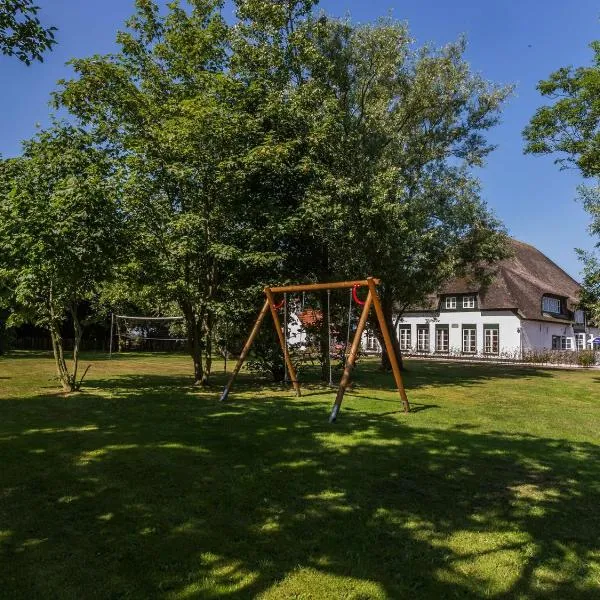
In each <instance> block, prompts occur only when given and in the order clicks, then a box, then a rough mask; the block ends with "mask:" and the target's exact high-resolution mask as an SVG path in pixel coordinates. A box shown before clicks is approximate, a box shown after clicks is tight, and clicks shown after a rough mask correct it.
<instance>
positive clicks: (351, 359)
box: [220, 277, 410, 423]
mask: <svg viewBox="0 0 600 600" xmlns="http://www.w3.org/2000/svg"><path fill="white" fill-rule="evenodd" d="M379 282H380V281H379V279H375V278H373V277H368V278H367V279H365V280H360V281H338V282H334V283H311V284H305V285H286V286H281V287H266V288H265V289H264V292H265V296H266V299H265V303H264V305H263V307H262V309H261V311H260V313H259V315H258V317H257V319H256V321H255V323H254V326H253V327H252V331H251V332H250V335H249V336H248V339H247V340H246V343H245V344H244V348H243V350H242V352H241V354H240V356H239V358H238V361H237V363H236V365H235V368H234V370H233V373H232V374H231V377H230V378H229V381H228V382H227V385H226V386H225V388H224V390H223V393H222V394H221V398H220V400H221V402H224V401H225V400H227V397H228V396H229V392H230V391H231V387H232V386H233V383H234V381H235V378H236V377H237V375H238V373H239V372H240V369H241V368H242V365H243V364H244V361H245V360H246V357H247V356H248V353H249V351H250V348H251V347H252V343H253V342H254V340H255V338H256V336H257V335H258V332H259V330H260V326H261V325H262V322H263V321H264V319H265V317H266V316H267V313H268V312H269V311H270V312H271V316H272V317H273V325H274V326H275V331H276V332H277V337H278V338H279V343H280V345H281V350H282V352H283V357H284V360H285V365H286V367H287V371H288V373H289V376H290V380H291V383H292V385H293V387H294V391H295V392H296V396H300V395H301V391H300V384H299V383H298V379H297V377H296V370H295V368H294V365H293V363H292V361H291V359H290V354H289V351H288V345H287V334H284V331H283V328H282V326H281V321H280V319H279V314H278V310H279V309H280V308H281V307H282V306H283V302H281V303H280V304H276V303H275V294H280V293H283V294H287V293H296V292H315V291H323V290H334V289H351V290H352V293H353V297H354V298H355V300H356V299H357V296H356V290H357V289H359V288H363V287H366V288H368V293H367V297H366V300H365V301H364V302H359V304H362V306H363V309H362V313H361V315H360V319H359V321H358V326H357V328H356V332H355V334H354V339H353V340H352V345H351V347H350V352H349V354H348V357H347V359H346V363H345V367H344V373H343V375H342V378H341V381H340V384H339V387H338V391H337V395H336V398H335V403H334V405H333V408H332V409H331V414H330V416H329V422H330V423H333V422H335V420H336V419H337V416H338V414H339V411H340V407H341V405H342V400H343V399H344V393H345V392H346V388H347V387H348V384H349V383H350V374H351V373H352V369H353V368H354V365H355V363H356V356H357V354H358V349H359V346H360V340H361V337H362V334H363V331H364V330H365V326H366V324H367V319H368V317H369V312H370V310H371V306H374V307H375V313H376V315H377V320H378V322H379V327H380V328H381V333H382V335H383V339H384V342H385V347H386V350H387V353H388V356H389V359H390V363H391V366H392V371H393V373H394V380H395V382H396V388H397V390H398V394H399V395H400V399H401V401H402V406H403V408H404V412H408V411H409V410H410V405H409V403H408V398H407V396H406V391H405V389H404V383H403V381H402V374H401V373H400V366H399V365H398V359H397V357H396V353H395V352H394V347H393V345H392V338H391V336H390V332H389V329H388V326H387V323H386V321H385V318H384V315H383V309H382V307H381V302H380V300H379V296H378V294H377V285H378V284H379ZM330 350H331V349H329V351H330Z"/></svg>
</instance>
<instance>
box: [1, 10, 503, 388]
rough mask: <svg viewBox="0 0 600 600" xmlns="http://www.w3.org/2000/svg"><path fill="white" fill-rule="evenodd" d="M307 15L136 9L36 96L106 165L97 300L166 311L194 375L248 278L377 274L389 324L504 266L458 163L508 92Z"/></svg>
mask: <svg viewBox="0 0 600 600" xmlns="http://www.w3.org/2000/svg"><path fill="white" fill-rule="evenodd" d="M316 4H317V2H316V1H314V0H290V1H289V2H274V1H273V2H264V0H237V2H236V3H235V6H236V18H235V20H234V21H233V22H232V23H230V22H227V21H226V20H225V19H224V17H223V14H222V11H223V2H222V1H220V0H189V2H186V3H179V2H172V3H170V4H169V5H168V9H167V10H166V11H163V10H159V6H158V4H157V3H155V2H153V1H152V0H137V1H136V9H135V13H134V15H133V16H132V17H131V18H130V19H129V21H128V22H127V24H126V28H125V29H124V30H123V31H120V32H118V34H117V42H118V50H117V51H116V52H115V53H113V54H109V55H104V56H92V57H87V58H77V59H74V60H72V61H71V66H72V68H73V70H74V76H73V77H72V78H71V79H69V80H65V81H61V82H60V83H59V87H58V90H57V91H56V93H55V95H54V102H55V106H56V107H58V108H61V109H66V110H67V111H68V112H69V113H70V118H72V119H73V120H74V122H75V123H77V128H76V130H77V136H83V135H85V136H86V146H85V147H86V148H87V149H88V150H87V152H97V153H100V155H101V157H102V160H101V163H100V164H107V165H108V164H110V165H112V166H111V168H112V169H116V167H115V166H118V169H116V170H118V173H119V193H120V196H119V206H118V212H117V215H118V218H119V219H120V225H119V226H120V227H121V230H122V231H124V232H126V234H125V235H124V239H122V240H120V242H119V243H120V245H119V248H120V252H119V254H118V255H114V254H113V253H110V252H109V253H107V254H106V259H107V261H108V263H110V265H111V269H110V274H111V276H110V277H109V278H106V277H104V276H103V273H104V272H105V270H104V267H103V268H99V280H102V286H100V287H101V290H100V291H101V294H102V297H103V298H104V300H105V302H109V303H110V304H111V305H112V307H113V308H114V306H117V305H118V306H123V305H125V304H126V303H127V302H131V300H132V298H136V301H139V303H140V305H143V306H145V307H154V309H155V310H157V311H159V310H161V308H162V309H163V310H164V307H176V308H177V310H179V311H180V312H181V314H183V315H184V317H185V321H186V329H187V335H188V342H189V349H190V354H191V357H192V359H193V364H194V378H195V380H196V382H197V383H206V382H207V380H208V376H209V374H210V368H211V367H210V357H211V354H212V343H213V340H214V339H215V338H218V337H220V336H221V334H222V332H223V331H224V330H226V331H228V332H231V331H232V330H233V331H239V330H241V329H244V328H245V324H246V321H247V319H248V315H249V314H250V313H254V311H255V309H256V305H257V303H258V302H259V294H260V291H261V288H262V287H263V286H264V285H265V284H267V283H268V284H277V283H286V282H289V281H293V280H296V281H298V280H300V281H311V280H319V281H331V280H335V279H347V278H363V277H365V276H366V275H374V276H378V277H380V278H382V279H383V280H384V281H385V287H384V289H383V300H384V307H385V311H386V315H387V318H388V319H389V320H390V321H391V319H392V316H393V314H396V315H397V314H400V313H401V311H402V310H403V308H405V307H406V306H408V305H410V304H413V303H417V302H419V301H421V300H422V299H423V298H424V297H425V296H426V295H427V294H429V293H431V292H432V291H434V290H435V289H436V287H437V286H439V284H440V283H441V281H442V280H443V279H444V278H445V277H447V276H449V275H451V274H454V273H457V272H459V271H461V270H463V271H465V270H469V269H470V270H471V271H472V272H473V273H475V274H477V275H479V274H480V273H479V270H480V267H481V266H482V265H484V264H487V263H490V262H493V261H494V260H495V259H497V258H499V257H501V256H503V255H504V254H503V253H504V246H503V241H504V233H503V229H502V227H501V225H500V223H499V222H498V221H497V220H496V219H495V218H494V216H493V215H492V214H491V213H490V211H489V210H488V208H487V207H486V205H485V203H484V202H483V201H482V199H481V195H480V190H479V186H478V182H477V178H476V176H475V169H476V168H477V167H479V166H481V165H483V164H484V161H485V158H486V156H487V155H488V153H489V152H490V151H492V150H493V147H492V146H491V145H490V144H489V143H488V142H487V141H486V138H485V132H486V131H487V130H488V129H489V128H490V127H492V126H493V125H494V124H495V123H496V122H497V119H498V117H499V113H500V109H501V107H502V104H503V102H504V100H505V99H506V97H507V95H508V94H509V93H510V88H508V87H503V86H497V85H493V84H490V83H489V82H487V81H485V80H484V79H483V78H482V77H481V76H479V75H477V74H475V73H473V72H472V71H471V69H470V67H469V65H468V64H467V63H466V61H465V60H464V58H463V54H464V50H465V43H464V41H463V40H458V41H457V42H455V43H451V44H448V45H447V46H445V47H443V48H434V47H431V46H424V47H417V46H416V44H415V43H414V40H412V38H411V37H410V33H409V31H408V28H407V26H406V25H405V24H403V23H399V22H397V21H395V20H393V19H389V18H387V19H381V20H379V21H377V22H375V23H372V24H364V25H361V24H353V23H352V22H351V21H350V20H348V19H337V18H333V17H329V16H327V15H325V14H324V13H319V12H317V11H316V8H315V7H316ZM77 136H76V137H77ZM67 137H68V138H69V143H70V139H71V137H73V136H67ZM36 144H37V142H36V143H34V144H33V146H32V148H33V147H36V148H37V147H38V146H37V145H36ZM53 147H54V146H53ZM67 147H70V146H69V145H68V144H67ZM26 155H27V150H26ZM25 159H26V157H25V158H24V161H25V162H24V164H29V163H27V161H26V160H25ZM53 160H54V159H53ZM104 161H106V162H104ZM21 162H22V161H21ZM21 162H20V161H16V163H15V168H16V166H17V165H20V164H21ZM51 164H54V163H51ZM63 167H64V165H62V164H60V165H58V167H57V170H56V173H57V174H59V175H60V174H61V172H62V169H63ZM16 172H17V173H18V172H19V171H18V169H17V171H16ZM85 172H86V169H84V173H85ZM106 175H107V177H109V178H111V177H113V176H114V173H113V172H110V173H108V172H107V174H106ZM61 177H62V175H61ZM59 181H62V179H60V178H59ZM83 183H84V184H85V185H87V183H86V180H85V178H84V181H83ZM54 185H55V182H54V181H53V182H52V186H54ZM11 186H12V187H11V189H13V190H14V189H16V184H14V183H13V184H11ZM52 186H50V187H52ZM14 193H16V192H14ZM39 206H41V204H39ZM12 218H13V217H12V216H11V219H12ZM99 231H102V226H100V224H99ZM108 263H107V264H108ZM103 264H104V263H103ZM324 302H325V296H323V297H322V298H321V304H322V305H324ZM228 335H229V334H228ZM326 344H327V336H326V335H322V336H321V353H322V357H323V361H322V364H323V365H324V372H326V370H327V362H328V360H329V349H328V347H327V345H326Z"/></svg>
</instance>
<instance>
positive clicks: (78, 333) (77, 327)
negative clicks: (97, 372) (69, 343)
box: [71, 306, 83, 390]
mask: <svg viewBox="0 0 600 600" xmlns="http://www.w3.org/2000/svg"><path fill="white" fill-rule="evenodd" d="M71 317H72V319H73V334H74V335H73V375H72V376H71V385H72V387H73V389H74V390H78V389H79V388H80V387H81V382H79V383H78V382H77V370H78V368H79V348H80V347H81V338H82V336H83V327H82V326H81V322H80V321H79V317H78V316H77V306H72V307H71Z"/></svg>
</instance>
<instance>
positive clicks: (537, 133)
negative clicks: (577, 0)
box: [523, 41, 600, 322]
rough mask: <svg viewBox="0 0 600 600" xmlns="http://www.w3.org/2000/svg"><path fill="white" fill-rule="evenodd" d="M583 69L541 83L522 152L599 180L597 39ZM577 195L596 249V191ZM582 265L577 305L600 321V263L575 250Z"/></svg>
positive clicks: (599, 237) (599, 206)
mask: <svg viewBox="0 0 600 600" xmlns="http://www.w3.org/2000/svg"><path fill="white" fill-rule="evenodd" d="M590 47H591V49H592V50H593V52H594V58H593V60H592V64H591V65H590V66H588V67H578V68H574V67H563V68H561V69H559V70H558V71H555V72H554V73H552V74H551V75H550V77H549V78H548V79H547V80H544V81H540V82H539V84H538V90H539V91H540V93H541V94H542V96H544V97H548V98H550V99H551V100H552V104H551V105H547V106H542V107H540V108H538V109H537V111H536V112H535V114H534V116H533V117H532V118H531V121H530V122H529V125H527V127H526V128H525V130H524V131H523V135H524V138H525V142H526V145H525V152H529V153H532V154H558V158H556V161H555V162H556V163H557V164H559V165H560V166H561V168H566V167H569V166H573V167H575V168H577V169H578V170H579V171H580V172H581V174H582V175H583V176H584V177H594V178H598V177H600V41H594V42H592V43H591V44H590ZM580 195H581V199H582V201H583V204H584V206H585V208H586V210H587V211H588V212H589V213H590V215H591V217H592V223H591V225H590V233H591V235H592V237H593V238H595V239H596V244H595V245H596V247H597V248H600V195H599V191H598V187H597V186H596V187H585V186H584V187H581V188H580ZM579 254H580V257H581V259H582V261H583V263H584V281H583V284H584V291H583V293H582V297H581V300H582V306H583V307H584V308H586V309H587V310H588V311H589V312H591V313H592V314H593V315H594V317H595V319H596V322H600V321H599V319H600V264H599V262H598V257H597V256H595V255H594V254H593V253H584V252H582V251H579Z"/></svg>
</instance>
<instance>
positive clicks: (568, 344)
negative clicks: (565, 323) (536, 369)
mask: <svg viewBox="0 0 600 600" xmlns="http://www.w3.org/2000/svg"><path fill="white" fill-rule="evenodd" d="M552 350H573V340H572V339H571V338H570V337H567V336H566V335H553V336H552Z"/></svg>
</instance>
